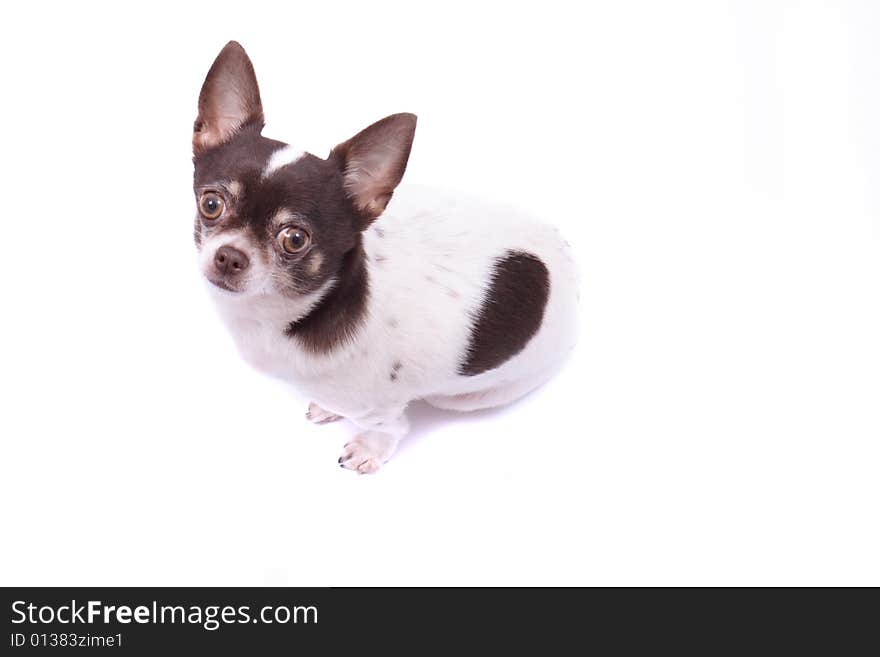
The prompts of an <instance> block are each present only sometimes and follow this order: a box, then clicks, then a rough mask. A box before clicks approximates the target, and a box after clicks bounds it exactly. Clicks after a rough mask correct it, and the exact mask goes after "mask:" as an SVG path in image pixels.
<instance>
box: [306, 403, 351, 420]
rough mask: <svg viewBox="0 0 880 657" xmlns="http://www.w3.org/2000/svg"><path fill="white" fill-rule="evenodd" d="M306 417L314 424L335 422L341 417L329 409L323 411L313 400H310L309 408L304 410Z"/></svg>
mask: <svg viewBox="0 0 880 657" xmlns="http://www.w3.org/2000/svg"><path fill="white" fill-rule="evenodd" d="M306 419H307V420H308V421H309V422H314V423H315V424H327V423H328V422H336V420H340V419H342V416H341V415H336V414H335V413H331V412H330V411H325V410H324V409H323V408H321V407H320V406H318V405H317V404H316V403H315V402H311V403H310V404H309V410H308V411H306Z"/></svg>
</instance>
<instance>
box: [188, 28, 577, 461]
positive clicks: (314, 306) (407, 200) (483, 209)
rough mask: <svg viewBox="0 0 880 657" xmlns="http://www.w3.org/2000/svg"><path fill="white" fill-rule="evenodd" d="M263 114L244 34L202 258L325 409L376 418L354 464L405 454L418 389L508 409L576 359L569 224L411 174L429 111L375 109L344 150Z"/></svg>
mask: <svg viewBox="0 0 880 657" xmlns="http://www.w3.org/2000/svg"><path fill="white" fill-rule="evenodd" d="M263 124H264V120H263V107H262V103H261V101H260V91H259V88H258V86H257V79H256V76H255V74H254V68H253V65H252V64H251V61H250V59H249V58H248V56H247V54H246V53H245V51H244V49H243V48H242V47H241V46H240V45H239V44H238V43H236V42H234V41H233V42H230V43H229V44H227V45H226V47H224V48H223V50H222V51H221V52H220V54H219V55H218V56H217V59H216V60H215V61H214V64H213V66H211V69H210V71H208V75H207V77H206V78H205V82H204V85H203V86H202V90H201V93H200V94H199V104H198V118H197V119H196V122H195V125H194V128H193V140H192V144H193V162H194V165H195V176H194V191H195V201H196V218H195V231H194V233H195V242H196V246H197V249H198V252H199V266H200V269H201V273H202V274H203V275H204V278H205V280H206V282H207V286H208V289H209V291H210V292H209V293H210V295H211V297H212V299H213V301H214V302H215V304H216V306H217V309H218V312H219V315H220V317H221V318H222V320H223V322H224V323H225V324H226V326H227V327H228V329H229V331H230V332H231V333H232V335H233V337H234V340H235V342H236V344H237V346H238V349H239V350H240V352H241V355H242V357H243V358H244V359H245V360H246V361H247V362H249V363H250V364H251V365H252V366H253V367H255V368H257V369H258V370H261V371H263V372H265V373H267V374H270V375H273V376H276V377H279V378H281V379H283V380H285V381H287V382H290V383H292V384H294V385H296V386H297V387H299V388H300V389H302V390H303V391H304V392H307V393H308V395H309V397H310V398H311V399H313V400H314V401H313V402H312V403H310V404H309V408H308V412H307V413H306V417H307V418H308V419H309V420H310V421H312V422H315V423H317V424H323V423H325V422H332V421H334V420H338V419H340V418H346V419H348V420H349V421H351V422H352V423H353V424H354V425H356V426H357V427H358V428H359V430H360V432H359V433H358V434H357V436H356V437H354V438H353V439H352V440H351V441H350V442H348V443H347V444H346V445H345V446H344V448H343V450H342V455H341V456H340V458H339V463H340V465H341V466H342V467H343V468H348V469H350V470H355V471H357V472H361V473H372V472H375V471H376V470H378V469H379V468H380V467H381V466H382V464H384V463H385V462H386V461H388V459H389V458H390V457H391V455H392V454H393V453H394V451H395V449H396V448H397V445H398V443H399V441H400V439H401V438H402V437H403V436H404V435H405V434H406V433H407V430H408V422H407V419H406V414H405V411H406V408H407V405H408V404H409V403H410V402H411V401H414V400H418V399H422V400H425V401H426V402H427V403H429V404H431V405H433V406H436V407H439V408H443V409H452V410H457V411H471V410H476V409H483V408H490V407H494V406H499V405H501V404H506V403H508V402H511V401H513V400H515V399H517V398H519V397H522V396H523V395H525V394H526V393H528V392H530V391H531V390H533V389H535V388H536V387H538V386H540V385H541V384H542V383H544V382H545V381H546V380H547V379H548V378H549V377H550V376H551V375H552V374H553V373H554V372H555V371H556V370H557V369H558V367H559V366H560V364H561V362H562V361H563V359H564V358H565V356H566V355H567V354H568V352H569V351H570V350H571V348H572V347H573V345H574V342H575V337H576V330H575V316H576V310H575V306H576V302H577V296H578V294H577V283H576V279H577V276H576V272H575V266H574V263H573V261H572V259H571V256H570V255H569V249H568V245H567V243H566V242H565V241H564V240H563V239H562V238H561V237H560V236H559V234H558V232H557V231H556V230H555V229H553V228H551V227H548V226H546V225H544V224H542V223H539V222H537V221H535V220H534V219H532V218H530V217H528V216H523V215H522V214H520V213H518V212H516V211H514V210H512V209H510V208H507V207H503V206H499V205H496V204H490V203H485V202H482V201H480V200H476V199H471V198H467V197H464V196H462V195H459V194H449V193H444V192H439V191H436V190H431V189H423V188H417V187H413V188H410V187H408V186H402V187H400V188H398V184H399V183H400V181H401V178H402V177H403V173H404V170H405V169H406V165H407V161H408V159H409V155H410V149H411V147H412V143H413V137H414V135H415V129H416V117H415V115H413V114H394V115H392V116H389V117H386V118H384V119H382V120H381V121H379V122H377V123H374V124H373V125H371V126H369V127H368V128H366V129H365V130H363V131H362V132H360V133H358V134H357V135H355V136H354V137H352V138H351V139H349V140H348V141H345V142H342V143H341V144H339V145H338V146H336V147H335V148H333V149H332V150H331V151H330V154H329V156H328V157H327V158H326V159H322V158H320V157H317V156H315V155H312V154H311V153H305V152H302V151H300V150H297V149H296V148H294V147H293V146H290V145H288V144H285V143H283V142H280V141H275V140H273V139H267V138H266V137H263V136H262V134H261V133H262V129H263ZM392 196H393V200H392Z"/></svg>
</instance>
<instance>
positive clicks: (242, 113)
mask: <svg viewBox="0 0 880 657" xmlns="http://www.w3.org/2000/svg"><path fill="white" fill-rule="evenodd" d="M249 123H258V124H259V125H260V128H262V127H263V104H262V102H261V101H260V88H259V87H258V86H257V76H256V74H255V73H254V66H253V64H251V60H250V58H249V57H248V56H247V53H246V52H245V51H244V48H242V47H241V45H240V44H239V43H238V42H236V41H230V42H229V43H227V44H226V46H225V47H224V48H223V50H221V51H220V54H219V55H217V59H215V60H214V64H213V66H211V70H210V71H208V75H207V77H205V82H204V84H203V85H202V92H201V93H200V94H199V116H198V118H197V119H196V122H195V125H194V126H193V154H194V155H198V154H199V153H201V152H203V151H206V150H208V149H209V148H213V147H214V146H218V145H220V144H222V143H223V142H225V141H227V140H228V139H229V138H231V137H232V136H233V135H234V134H235V133H236V132H238V130H239V129H240V128H241V127H242V126H244V125H246V124H249Z"/></svg>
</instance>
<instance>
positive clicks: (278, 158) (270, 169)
mask: <svg viewBox="0 0 880 657" xmlns="http://www.w3.org/2000/svg"><path fill="white" fill-rule="evenodd" d="M303 155H305V153H304V152H303V151H301V150H299V149H296V148H294V147H293V146H282V147H281V148H279V149H278V150H277V151H275V152H274V153H272V156H271V157H270V158H269V162H268V163H267V164H266V168H265V169H263V178H268V177H269V176H271V175H272V174H273V173H275V172H276V171H278V169H280V168H281V167H285V166H287V165H288V164H293V163H294V162H296V161H297V160H298V159H300V158H301V157H302V156H303Z"/></svg>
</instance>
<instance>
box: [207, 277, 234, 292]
mask: <svg viewBox="0 0 880 657" xmlns="http://www.w3.org/2000/svg"><path fill="white" fill-rule="evenodd" d="M205 278H207V279H208V280H209V281H210V282H211V283H212V284H213V285H216V286H217V287H219V288H220V289H221V290H226V291H227V292H232V293H234V294H239V293H240V292H241V290H236V289H235V288H234V287H231V286H230V285H229V284H228V283H226V282H224V281H221V280H218V279H215V278H211V277H210V276H206V277H205Z"/></svg>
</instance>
